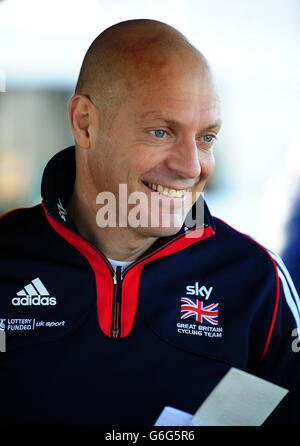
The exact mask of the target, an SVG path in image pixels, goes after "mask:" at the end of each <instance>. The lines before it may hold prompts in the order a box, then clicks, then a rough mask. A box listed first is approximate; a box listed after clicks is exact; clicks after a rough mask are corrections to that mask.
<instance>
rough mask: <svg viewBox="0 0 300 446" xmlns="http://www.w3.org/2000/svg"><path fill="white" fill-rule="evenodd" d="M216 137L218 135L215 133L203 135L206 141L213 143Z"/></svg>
mask: <svg viewBox="0 0 300 446" xmlns="http://www.w3.org/2000/svg"><path fill="white" fill-rule="evenodd" d="M214 139H216V137H215V136H213V135H204V136H203V140H204V142H207V143H208V144H210V143H212V142H213V141H214Z"/></svg>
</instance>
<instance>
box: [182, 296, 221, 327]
mask: <svg viewBox="0 0 300 446" xmlns="http://www.w3.org/2000/svg"><path fill="white" fill-rule="evenodd" d="M181 302H183V303H182V304H181V313H182V314H181V319H187V318H190V317H192V318H195V319H196V321H197V322H200V323H203V322H204V321H206V322H208V323H209V324H211V325H218V314H219V310H217V309H216V308H217V307H218V305H219V304H218V303H217V304H209V305H206V306H204V303H203V302H202V301H201V300H198V299H190V298H189V297H182V298H181Z"/></svg>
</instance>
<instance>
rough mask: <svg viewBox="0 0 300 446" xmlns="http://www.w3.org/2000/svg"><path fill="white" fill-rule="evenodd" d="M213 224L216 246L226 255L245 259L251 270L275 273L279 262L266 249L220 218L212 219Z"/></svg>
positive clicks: (274, 255)
mask: <svg viewBox="0 0 300 446" xmlns="http://www.w3.org/2000/svg"><path fill="white" fill-rule="evenodd" d="M213 218H214V223H215V236H216V243H217V246H218V245H219V246H221V247H222V248H223V251H225V253H226V255H228V256H230V257H233V258H240V260H241V261H243V260H244V259H245V258H246V259H248V261H249V262H255V263H253V264H252V266H253V268H254V267H255V266H256V268H259V267H260V268H261V267H262V266H265V267H268V268H269V269H271V270H273V271H274V272H275V273H276V272H277V263H278V261H281V259H279V257H278V256H277V255H276V254H274V253H273V252H272V251H271V250H270V249H268V247H266V246H264V245H263V243H261V242H260V241H257V240H255V238H254V237H252V236H251V235H248V234H245V233H243V232H241V231H239V230H237V229H236V228H234V227H232V226H231V225H229V224H228V223H226V222H225V221H223V220H222V219H220V218H217V217H213Z"/></svg>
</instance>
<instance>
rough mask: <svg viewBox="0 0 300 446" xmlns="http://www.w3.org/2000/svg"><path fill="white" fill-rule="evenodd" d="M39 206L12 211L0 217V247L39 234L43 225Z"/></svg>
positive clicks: (41, 210) (41, 211)
mask: <svg viewBox="0 0 300 446" xmlns="http://www.w3.org/2000/svg"><path fill="white" fill-rule="evenodd" d="M44 220H45V219H44V216H43V209H42V206H41V204H39V205H36V206H34V207H30V208H19V209H13V210H11V211H8V212H6V213H5V214H3V215H1V216H0V242H1V245H2V244H5V243H6V242H9V241H12V240H18V239H19V238H20V237H24V236H26V237H28V236H30V234H32V235H34V234H37V233H38V232H39V230H40V229H41V227H42V225H43V224H44Z"/></svg>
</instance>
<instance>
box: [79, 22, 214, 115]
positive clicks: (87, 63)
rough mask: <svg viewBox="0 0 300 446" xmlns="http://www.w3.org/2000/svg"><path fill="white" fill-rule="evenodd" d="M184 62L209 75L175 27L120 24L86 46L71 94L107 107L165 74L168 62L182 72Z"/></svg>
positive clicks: (196, 52)
mask: <svg viewBox="0 0 300 446" xmlns="http://www.w3.org/2000/svg"><path fill="white" fill-rule="evenodd" d="M186 60H189V61H190V60H193V61H194V63H195V65H197V67H198V69H199V68H200V69H201V70H202V71H203V72H205V73H207V74H209V67H208V64H207V61H206V59H205V58H204V56H203V55H202V54H201V53H200V52H199V51H198V50H197V49H196V48H195V47H194V46H193V45H191V44H190V43H189V42H188V40H187V39H186V38H185V37H184V36H183V35H182V34H181V33H180V32H179V31H177V30H176V29H175V28H173V27H171V26H169V25H167V24H165V23H162V22H158V21H155V20H148V19H140V20H129V21H125V22H121V23H118V24H116V25H113V26H111V27H110V28H108V29H106V30H105V31H104V32H102V33H101V34H100V35H99V36H98V37H97V38H96V39H95V40H94V41H93V43H92V44H91V46H90V47H89V49H88V51H87V53H86V55H85V58H84V60H83V63H82V67H81V71H80V74H79V78H78V82H77V85H76V89H75V93H79V94H84V95H87V96H89V97H90V99H91V100H92V101H93V102H94V103H95V105H97V106H98V107H99V108H100V109H101V108H102V107H104V106H105V105H106V104H107V103H108V104H109V105H110V107H111V106H112V105H113V104H114V103H115V104H118V103H119V102H120V101H123V100H125V99H126V95H127V94H130V93H132V92H133V91H135V89H136V86H137V83H140V84H143V83H144V82H148V81H151V80H153V79H154V78H155V79H157V76H159V75H161V76H164V75H166V74H167V69H168V67H169V66H170V65H171V64H172V62H174V63H175V64H176V65H180V66H181V67H182V68H183V69H184V63H185V61H186ZM189 66H190V64H189Z"/></svg>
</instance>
